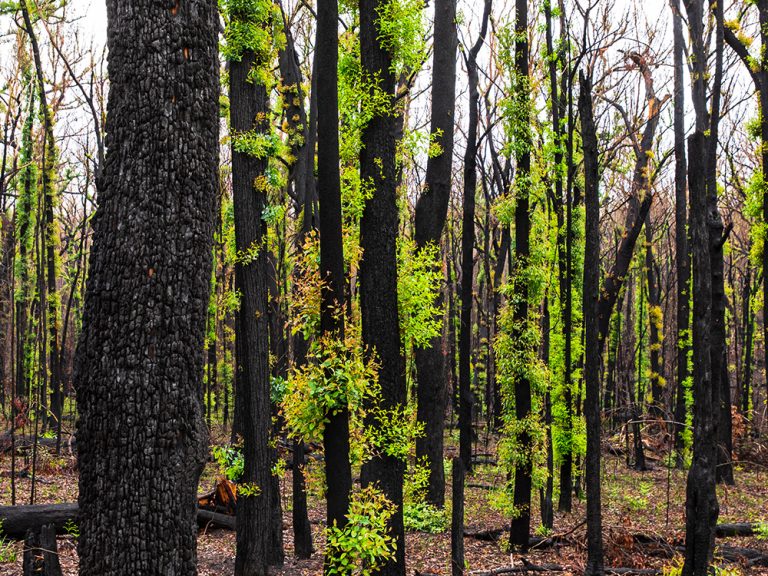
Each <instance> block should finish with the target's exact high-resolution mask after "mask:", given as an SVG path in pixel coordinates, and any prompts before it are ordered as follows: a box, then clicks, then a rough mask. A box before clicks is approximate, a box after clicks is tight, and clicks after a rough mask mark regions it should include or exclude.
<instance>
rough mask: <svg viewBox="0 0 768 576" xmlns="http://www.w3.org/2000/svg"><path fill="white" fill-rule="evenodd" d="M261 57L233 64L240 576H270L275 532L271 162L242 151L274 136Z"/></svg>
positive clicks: (237, 562)
mask: <svg viewBox="0 0 768 576" xmlns="http://www.w3.org/2000/svg"><path fill="white" fill-rule="evenodd" d="M262 65H263V62H262V61H261V58H260V57H259V56H257V55H256V54H255V53H254V52H253V51H251V50H245V51H244V52H243V54H242V55H241V58H240V60H239V61H235V60H233V61H231V62H230V66H229V98H230V130H231V131H232V198H233V204H234V213H235V246H236V250H237V254H238V258H237V259H236V261H235V289H236V290H237V292H238V293H239V294H240V306H239V308H238V310H237V313H236V317H235V359H236V372H237V388H236V391H235V420H236V422H237V424H238V425H237V427H236V429H237V432H238V433H239V434H240V435H242V439H243V458H244V468H243V476H242V479H241V481H240V484H241V486H242V485H251V486H253V487H254V491H253V493H251V494H248V495H245V494H244V490H242V489H241V494H240V497H239V498H238V502H237V523H238V531H237V550H236V555H235V576H264V575H266V573H267V567H268V564H269V563H270V560H271V559H273V558H274V552H273V546H272V545H273V544H274V542H273V539H272V537H271V526H272V521H273V520H272V506H273V500H272V491H273V489H274V486H273V483H272V474H271V468H272V466H271V463H272V449H271V447H270V438H271V433H272V425H271V421H272V406H271V401H270V370H269V302H268V300H269V297H268V291H269V266H270V264H269V254H268V251H267V250H266V249H265V245H266V241H267V223H266V221H265V220H264V219H263V218H262V213H263V212H264V209H265V208H266V206H267V195H266V190H265V189H259V182H261V181H262V179H263V177H264V174H265V171H266V169H267V164H268V158H266V157H257V156H255V155H252V154H249V153H248V151H247V150H245V149H243V148H240V147H239V146H238V138H239V136H240V135H242V134H246V133H256V134H268V133H269V130H270V126H269V121H268V116H269V100H268V95H267V89H266V86H264V84H261V83H259V82H253V81H249V74H250V73H251V70H252V69H254V68H256V67H259V66H262Z"/></svg>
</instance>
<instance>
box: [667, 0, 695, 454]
mask: <svg viewBox="0 0 768 576" xmlns="http://www.w3.org/2000/svg"><path fill="white" fill-rule="evenodd" d="M671 4H672V30H673V41H674V47H673V50H674V97H673V105H674V132H675V259H676V261H675V265H676V269H677V382H676V386H677V391H676V401H675V421H676V422H677V424H676V425H675V452H676V465H677V467H678V468H682V466H683V463H684V458H683V453H684V451H685V441H684V436H683V431H684V430H685V421H686V415H687V409H686V400H685V398H686V388H687V387H686V381H687V380H688V377H689V375H690V372H689V370H688V352H689V350H690V334H689V325H690V313H691V308H690V302H691V299H690V280H691V255H690V248H689V246H688V208H687V198H686V178H687V175H686V159H685V89H684V80H683V48H684V45H683V44H684V40H683V25H682V15H681V13H680V0H672V2H671Z"/></svg>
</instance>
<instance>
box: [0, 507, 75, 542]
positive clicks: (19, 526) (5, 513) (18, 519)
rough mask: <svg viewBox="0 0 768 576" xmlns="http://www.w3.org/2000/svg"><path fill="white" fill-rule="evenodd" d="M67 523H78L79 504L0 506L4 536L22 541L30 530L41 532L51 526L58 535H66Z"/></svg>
mask: <svg viewBox="0 0 768 576" xmlns="http://www.w3.org/2000/svg"><path fill="white" fill-rule="evenodd" d="M67 522H77V504H76V503H68V504H33V505H29V506H0V527H1V528H2V534H3V535H4V536H7V537H9V538H14V539H16V540H21V539H23V538H24V537H25V535H26V533H27V531H28V530H32V531H33V532H36V531H39V530H40V529H41V528H42V527H43V526H45V525H47V524H50V525H52V526H53V527H54V528H55V529H56V533H57V534H64V533H66V530H65V528H64V526H65V525H66V524H67Z"/></svg>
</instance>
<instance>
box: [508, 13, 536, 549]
mask: <svg viewBox="0 0 768 576" xmlns="http://www.w3.org/2000/svg"><path fill="white" fill-rule="evenodd" d="M516 10H517V18H516V20H515V37H516V38H517V40H516V42H515V73H516V77H517V78H516V82H517V86H516V88H515V91H516V94H514V95H513V98H514V99H515V101H516V104H515V105H516V106H517V107H519V108H520V109H521V110H524V111H526V112H527V111H528V110H529V106H530V104H529V98H530V96H529V95H528V90H529V86H528V75H529V71H528V52H529V50H528V1H527V0H517V3H516ZM522 120H523V122H526V121H527V118H526V117H525V116H523V118H522ZM518 131H519V134H520V135H521V137H520V141H518V142H515V147H516V149H517V150H518V151H519V152H518V154H517V158H516V160H517V174H516V177H517V183H516V185H515V196H516V201H517V202H516V204H515V266H516V269H515V275H516V276H517V277H516V278H515V279H514V292H515V293H514V296H513V299H512V307H513V312H512V315H513V322H514V325H513V329H512V336H513V338H514V339H515V341H516V346H518V347H521V348H523V351H522V353H523V355H525V353H526V351H525V350H524V347H525V346H526V343H525V342H526V337H525V335H526V332H527V330H529V329H530V326H529V323H530V320H529V318H528V316H529V311H528V307H529V302H528V295H529V288H528V282H529V276H528V274H527V270H528V266H530V262H529V261H528V260H529V257H530V253H531V245H530V234H531V215H530V201H529V194H530V189H529V181H530V177H531V176H530V173H531V146H532V145H533V144H532V142H531V137H530V132H528V130H527V129H519V128H518ZM514 382H515V390H514V393H515V418H516V420H517V421H518V422H521V423H523V424H522V426H521V428H522V430H521V431H520V432H519V433H518V437H517V446H518V450H519V451H520V453H521V454H524V455H525V456H519V457H518V459H517V465H516V466H515V492H514V506H515V517H514V518H513V519H512V525H511V529H510V536H509V543H510V544H511V545H512V546H517V547H520V548H522V549H527V548H528V539H529V537H530V532H531V486H532V479H531V474H532V472H533V460H532V458H531V453H532V450H531V449H532V446H533V438H532V436H531V432H530V429H529V427H530V423H528V422H527V420H528V419H529V417H530V415H531V407H532V397H531V381H530V380H529V378H528V371H527V370H526V369H525V368H522V369H520V368H518V369H517V371H516V373H515V375H514Z"/></svg>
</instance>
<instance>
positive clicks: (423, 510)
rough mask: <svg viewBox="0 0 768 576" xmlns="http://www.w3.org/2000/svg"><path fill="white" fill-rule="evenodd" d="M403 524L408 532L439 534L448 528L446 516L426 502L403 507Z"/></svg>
mask: <svg viewBox="0 0 768 576" xmlns="http://www.w3.org/2000/svg"><path fill="white" fill-rule="evenodd" d="M403 523H404V524H405V529H406V530H407V531H408V532H428V533H429V534H440V533H441V532H445V530H446V529H447V528H448V515H447V514H446V513H445V510H440V509H439V508H436V507H435V506H432V505H431V504H427V503H426V502H417V503H406V504H405V505H403Z"/></svg>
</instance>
